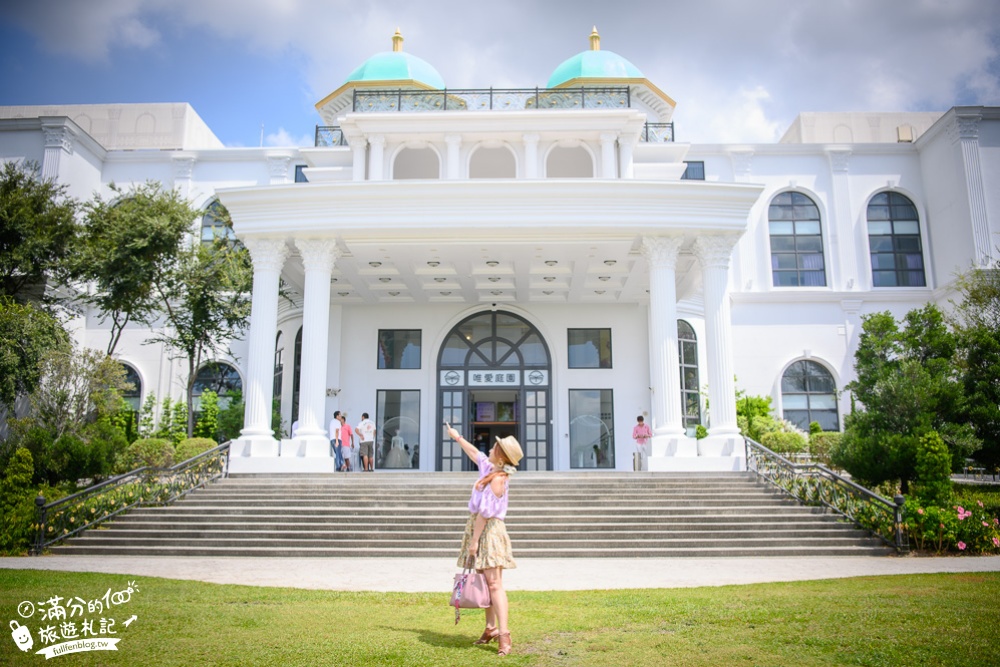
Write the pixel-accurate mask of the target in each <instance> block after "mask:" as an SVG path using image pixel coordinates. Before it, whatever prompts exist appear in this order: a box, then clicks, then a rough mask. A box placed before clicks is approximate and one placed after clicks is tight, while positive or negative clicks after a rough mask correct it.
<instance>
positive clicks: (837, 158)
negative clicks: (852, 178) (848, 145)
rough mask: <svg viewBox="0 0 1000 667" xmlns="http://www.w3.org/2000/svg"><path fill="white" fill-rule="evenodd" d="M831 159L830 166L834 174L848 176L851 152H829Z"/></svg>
mask: <svg viewBox="0 0 1000 667" xmlns="http://www.w3.org/2000/svg"><path fill="white" fill-rule="evenodd" d="M827 155H828V156H829V158H830V166H831V167H832V168H833V171H834V172H840V173H844V174H846V173H847V171H848V167H849V166H850V163H851V151H847V150H833V151H829V152H827Z"/></svg>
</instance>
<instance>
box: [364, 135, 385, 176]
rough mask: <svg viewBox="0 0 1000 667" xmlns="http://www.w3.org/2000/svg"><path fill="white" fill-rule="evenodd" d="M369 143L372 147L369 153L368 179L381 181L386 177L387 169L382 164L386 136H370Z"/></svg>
mask: <svg viewBox="0 0 1000 667" xmlns="http://www.w3.org/2000/svg"><path fill="white" fill-rule="evenodd" d="M368 145H369V146H370V147H371V150H370V151H369V154H368V180H369V181H381V180H383V179H384V174H383V172H384V170H385V167H384V165H383V164H382V163H383V156H384V155H385V137H381V136H375V137H368Z"/></svg>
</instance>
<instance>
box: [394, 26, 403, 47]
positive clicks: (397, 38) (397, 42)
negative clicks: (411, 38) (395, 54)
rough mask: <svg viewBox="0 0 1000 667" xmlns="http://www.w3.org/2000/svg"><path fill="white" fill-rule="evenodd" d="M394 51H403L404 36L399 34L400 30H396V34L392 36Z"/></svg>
mask: <svg viewBox="0 0 1000 667" xmlns="http://www.w3.org/2000/svg"><path fill="white" fill-rule="evenodd" d="M392 50H393V51H402V50H403V34H402V33H401V32H399V28H396V34H395V35H393V36H392Z"/></svg>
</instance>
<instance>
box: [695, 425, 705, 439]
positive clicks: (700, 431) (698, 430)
mask: <svg viewBox="0 0 1000 667" xmlns="http://www.w3.org/2000/svg"><path fill="white" fill-rule="evenodd" d="M694 437H695V439H696V440H704V439H705V438H707V437H708V429H707V428H705V427H704V426H702V425H701V424H698V425H697V426H696V427H695V428H694Z"/></svg>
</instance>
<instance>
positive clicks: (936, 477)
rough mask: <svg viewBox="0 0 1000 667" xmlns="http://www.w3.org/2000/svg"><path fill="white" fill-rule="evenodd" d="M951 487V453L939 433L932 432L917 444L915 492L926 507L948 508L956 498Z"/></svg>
mask: <svg viewBox="0 0 1000 667" xmlns="http://www.w3.org/2000/svg"><path fill="white" fill-rule="evenodd" d="M951 487H952V484H951V452H949V451H948V446H947V445H945V444H944V441H943V440H942V439H941V436H940V435H938V433H937V431H931V432H929V433H927V434H925V435H924V436H922V437H921V438H920V441H919V443H918V444H917V464H916V476H915V477H914V480H913V492H914V494H915V495H916V496H917V498H918V499H919V500H920V502H922V503H923V504H925V505H937V506H938V507H948V506H950V505H951V504H952V500H953V498H954V493H953V491H952V488H951Z"/></svg>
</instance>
